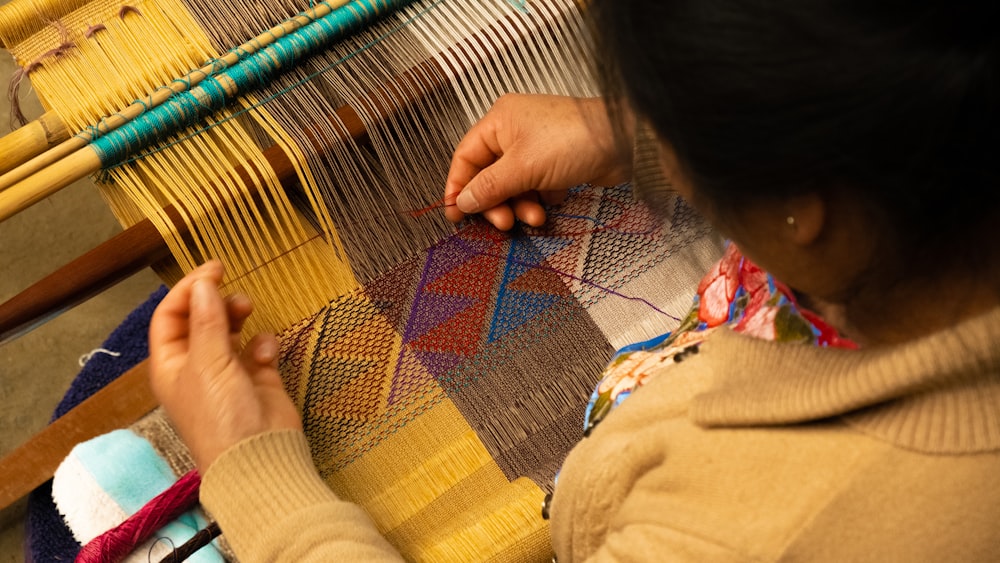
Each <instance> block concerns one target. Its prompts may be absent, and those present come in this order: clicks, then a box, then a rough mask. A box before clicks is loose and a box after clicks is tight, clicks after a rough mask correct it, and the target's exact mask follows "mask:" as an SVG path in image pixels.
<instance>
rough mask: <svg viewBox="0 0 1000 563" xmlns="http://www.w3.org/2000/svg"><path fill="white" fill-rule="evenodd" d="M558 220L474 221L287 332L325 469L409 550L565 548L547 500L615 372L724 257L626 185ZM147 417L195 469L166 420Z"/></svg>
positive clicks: (288, 354) (696, 223) (582, 194)
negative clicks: (544, 509)
mask: <svg viewBox="0 0 1000 563" xmlns="http://www.w3.org/2000/svg"><path fill="white" fill-rule="evenodd" d="M550 215H551V220H550V221H549V223H548V225H547V226H546V227H545V228H543V229H529V230H525V231H521V232H516V233H514V234H513V235H508V234H506V233H501V232H498V231H496V230H495V229H493V228H492V227H490V226H488V225H485V224H482V223H470V224H468V225H467V226H466V227H464V228H463V229H461V230H459V231H458V232H457V233H456V234H454V235H452V236H450V237H447V238H445V239H443V240H442V241H441V242H439V243H438V244H436V245H434V246H432V247H430V248H428V249H427V250H426V251H424V252H423V253H420V254H418V255H417V256H415V257H413V258H412V259H410V260H407V261H404V262H403V263H401V264H400V265H399V266H397V267H395V268H392V269H390V270H389V271H387V272H386V273H385V274H384V275H382V276H380V277H378V278H376V279H374V280H373V281H372V282H370V283H368V284H366V285H365V286H363V287H362V288H361V289H359V290H357V291H355V292H353V293H351V294H348V295H345V296H342V297H340V298H338V299H336V300H334V301H332V302H330V303H329V304H328V305H327V306H326V307H324V308H322V309H321V310H320V311H318V312H317V313H316V314H315V315H313V316H311V317H309V318H307V319H304V320H303V321H301V322H299V323H297V324H296V325H295V326H293V327H291V328H290V329H288V330H287V331H285V332H284V333H282V334H281V335H280V337H281V344H282V350H281V371H282V375H283V377H284V379H285V384H286V387H287V388H288V390H289V392H290V393H291V395H292V397H293V399H294V400H295V402H296V403H297V405H298V407H299V408H300V410H301V411H302V412H303V417H304V423H305V428H306V434H307V437H308V438H309V441H310V445H311V447H312V453H313V456H314V460H315V462H316V466H317V467H318V469H319V471H320V474H321V475H322V476H323V478H324V479H325V480H326V482H327V483H328V484H329V485H330V486H331V488H332V489H334V490H335V491H336V492H337V493H338V494H339V495H341V496H342V497H343V498H346V499H349V500H352V501H355V502H357V503H359V504H360V505H362V506H363V507H364V508H365V509H366V510H367V511H368V513H369V514H370V515H371V517H372V519H373V520H374V521H375V522H376V524H377V525H378V526H379V528H380V529H381V530H382V532H383V533H384V534H385V535H386V537H387V538H388V539H389V540H390V541H391V542H392V543H393V544H394V545H395V546H396V547H398V548H399V549H400V550H401V551H402V552H403V554H404V555H405V556H406V557H407V558H408V559H411V560H422V561H484V560H501V561H533V560H546V561H547V560H548V559H549V557H550V555H551V553H550V551H551V547H550V541H549V536H548V527H547V523H546V521H545V520H543V519H542V518H541V515H540V506H541V502H542V499H543V497H544V496H545V493H546V492H549V491H551V490H552V488H553V482H552V481H553V478H554V475H555V474H556V472H557V471H558V469H559V467H560V466H561V464H562V461H563V459H564V457H565V455H566V454H567V453H568V451H569V449H570V448H572V447H573V446H574V445H575V443H576V442H577V441H578V440H579V439H580V438H581V437H582V434H583V427H582V421H583V417H584V410H585V408H586V405H587V400H588V397H589V395H590V391H591V390H592V389H593V387H594V385H595V384H596V382H597V379H598V378H599V376H600V373H601V370H602V367H603V366H604V364H605V363H606V362H607V361H608V359H609V358H610V356H611V354H612V353H613V351H614V350H615V349H616V348H618V347H620V346H621V345H622V343H625V342H633V341H636V340H645V339H647V338H650V337H651V336H654V335H657V334H661V333H663V332H665V331H667V330H671V329H673V328H675V327H676V325H677V323H678V320H679V317H680V316H681V315H683V314H684V312H685V311H686V310H687V308H688V307H689V304H690V302H691V298H692V295H693V294H694V289H695V287H696V286H697V281H698V279H700V278H701V276H702V275H703V274H704V272H705V271H707V270H708V269H709V268H710V267H711V266H712V264H713V263H715V262H716V260H717V259H718V257H719V255H720V254H721V249H720V246H719V244H718V242H717V240H716V239H715V238H714V237H713V236H712V235H711V233H710V231H709V230H708V228H707V226H706V225H705V224H704V223H703V222H702V221H701V219H700V218H698V217H697V216H696V215H694V214H693V213H692V212H691V211H690V210H689V209H688V208H686V207H685V206H684V205H683V204H682V203H680V201H679V200H677V201H675V202H674V203H673V205H672V207H671V212H670V213H667V215H668V217H667V220H666V221H663V220H661V219H658V218H656V217H654V216H653V215H652V214H651V213H650V212H649V211H648V210H647V209H646V208H645V207H643V206H642V205H640V204H638V203H636V202H635V201H634V199H633V197H632V193H631V190H630V189H629V188H628V187H626V186H621V187H616V188H608V189H596V188H580V189H577V190H574V193H573V194H572V195H571V198H570V199H569V200H568V201H567V203H565V204H564V205H562V206H560V207H557V208H554V209H552V210H550ZM151 421H152V422H151ZM132 430H133V431H134V432H136V433H137V434H138V435H141V436H143V437H144V438H146V439H147V440H149V441H150V442H151V443H152V444H153V446H154V448H155V449H156V451H157V452H158V455H160V456H161V457H162V458H163V459H164V460H165V461H166V462H167V463H168V464H170V466H171V467H172V469H173V471H174V473H175V474H177V475H178V476H179V475H181V474H182V473H184V472H185V471H186V470H187V469H189V468H190V459H189V457H188V456H187V452H185V451H184V450H183V447H182V445H181V444H180V443H179V442H178V441H177V439H176V435H175V434H174V433H173V431H172V430H171V429H170V428H169V426H167V425H166V424H165V422H164V421H163V420H162V418H158V417H157V418H153V419H147V420H146V421H143V422H140V423H138V424H136V425H133V428H132ZM70 488H72V487H70ZM111 525H114V523H109V524H108V526H111ZM223 532H224V531H223Z"/></svg>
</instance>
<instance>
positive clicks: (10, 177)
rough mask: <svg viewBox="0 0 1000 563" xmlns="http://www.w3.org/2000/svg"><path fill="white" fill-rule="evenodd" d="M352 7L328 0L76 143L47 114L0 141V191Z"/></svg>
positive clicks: (106, 120) (342, 1)
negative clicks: (332, 15) (201, 83)
mask: <svg viewBox="0 0 1000 563" xmlns="http://www.w3.org/2000/svg"><path fill="white" fill-rule="evenodd" d="M348 2H350V0H327V1H326V2H322V3H320V4H317V5H316V6H315V7H313V8H310V9H309V10H306V11H304V12H302V13H301V14H298V15H297V16H294V17H292V18H289V19H287V20H285V21H283V22H281V23H280V24H278V25H276V26H274V27H272V28H271V29H269V30H267V31H265V32H264V33H261V34H260V35H258V36H257V37H254V38H253V39H251V40H250V41H247V42H246V43H244V44H242V45H240V46H239V47H236V48H235V49H232V50H230V51H229V52H228V53H226V54H225V55H223V56H221V57H219V58H217V59H215V60H213V61H211V62H210V63H208V64H205V66H203V67H201V68H199V69H196V70H192V71H191V72H189V73H187V74H186V75H184V76H182V77H180V78H178V79H176V80H174V81H172V82H171V83H170V84H169V85H167V86H164V87H162V88H159V89H157V90H156V91H154V92H153V93H152V94H150V95H149V96H148V97H146V98H144V99H143V100H141V101H136V102H134V103H133V104H132V105H130V106H128V107H126V108H125V109H123V110H121V111H120V112H118V113H115V114H113V115H109V116H107V117H105V118H104V119H102V120H100V121H99V122H98V124H97V125H95V126H94V127H95V128H96V131H90V130H84V131H81V132H79V133H77V134H76V135H75V136H72V137H71V136H70V131H69V128H68V127H67V126H66V125H65V124H64V123H63V121H62V119H61V118H60V117H59V116H58V115H57V114H55V113H54V112H48V113H46V114H45V115H43V116H42V117H41V118H39V119H38V120H36V121H33V122H31V123H29V124H28V125H25V126H24V127H22V128H20V129H18V130H17V131H14V132H13V133H11V134H10V135H7V136H6V137H4V138H2V139H0V174H2V175H0V191H3V190H4V189H5V188H7V187H10V186H11V185H13V184H15V183H16V182H19V181H21V180H23V179H25V178H27V177H29V176H31V175H32V174H34V173H36V172H38V171H39V170H41V169H43V168H45V167H47V166H51V165H52V164H54V163H56V162H58V161H60V160H62V159H63V158H65V157H66V156H68V155H70V154H72V153H74V152H76V151H78V150H80V149H81V148H83V147H85V146H87V143H89V142H91V141H93V140H94V139H95V138H97V137H98V136H100V135H103V134H105V133H108V132H109V131H113V130H115V129H117V128H119V127H121V126H122V125H124V124H126V123H129V122H130V121H132V120H133V119H135V118H136V117H138V116H139V115H141V114H143V113H144V112H146V111H147V110H149V109H151V108H154V107H156V106H159V105H161V104H162V103H163V102H165V101H166V100H168V99H170V97H172V96H173V95H174V94H179V93H181V92H185V91H188V90H190V89H191V88H193V87H195V86H197V85H198V83H200V82H201V81H202V80H204V79H205V78H208V77H209V76H212V75H214V74H217V73H218V72H220V71H222V70H225V69H227V68H229V67H231V66H232V65H234V64H236V63H238V62H239V61H240V60H241V59H242V58H244V57H246V56H248V55H252V54H253V53H255V52H257V51H259V50H260V49H263V48H265V47H267V46H268V45H270V44H272V43H274V42H275V41H277V40H278V39H279V38H281V37H284V36H285V35H288V34H289V33H294V32H295V31H296V30H298V29H300V28H301V27H302V26H304V25H306V24H308V23H310V22H312V21H314V20H316V19H318V18H321V17H323V16H326V15H328V14H330V13H331V12H332V11H333V10H335V9H337V8H340V7H342V6H344V5H345V4H347V3H348ZM43 120H44V121H43ZM5 149H6V150H5ZM15 149H16V150H15Z"/></svg>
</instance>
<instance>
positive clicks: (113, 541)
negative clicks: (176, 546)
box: [76, 470, 201, 563]
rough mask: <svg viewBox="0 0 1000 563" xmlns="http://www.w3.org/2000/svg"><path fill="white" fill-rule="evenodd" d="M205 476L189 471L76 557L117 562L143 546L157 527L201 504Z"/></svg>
mask: <svg viewBox="0 0 1000 563" xmlns="http://www.w3.org/2000/svg"><path fill="white" fill-rule="evenodd" d="M200 486H201V475H198V472H197V471H195V470H191V471H189V472H188V473H187V474H186V475H184V476H183V477H181V478H180V479H179V480H178V481H177V482H176V483H174V484H173V485H171V487H170V488H169V489H167V490H165V491H163V492H162V493H160V494H158V495H156V497H154V498H153V499H152V500H151V501H149V502H147V503H146V505H145V506H143V507H142V508H141V509H140V510H139V512H136V513H135V514H133V515H132V516H129V517H128V519H127V520H125V521H124V522H122V523H121V524H119V525H118V527H116V528H114V529H111V530H108V531H107V532H105V533H103V534H101V535H100V536H97V537H96V538H94V539H92V540H90V542H88V543H87V545H85V546H83V549H81V550H80V553H79V554H78V555H77V556H76V561H77V563H117V562H118V561H121V560H122V559H124V558H125V557H126V556H128V554H129V553H132V551H133V550H135V548H137V547H139V546H140V545H142V543H143V542H144V541H146V540H148V539H149V538H150V537H152V536H153V534H155V533H156V531H157V530H159V529H160V528H162V527H163V526H165V525H166V524H168V523H170V522H171V521H173V520H174V519H176V518H177V517H178V516H180V515H181V514H184V513H185V512H187V511H188V510H190V509H191V508H192V507H194V505H195V504H197V503H198V488H199V487H200Z"/></svg>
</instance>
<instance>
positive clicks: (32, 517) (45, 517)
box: [24, 286, 167, 563]
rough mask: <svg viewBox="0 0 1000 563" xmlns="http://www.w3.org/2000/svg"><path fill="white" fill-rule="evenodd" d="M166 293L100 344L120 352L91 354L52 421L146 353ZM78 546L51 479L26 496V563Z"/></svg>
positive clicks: (64, 556)
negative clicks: (60, 510)
mask: <svg viewBox="0 0 1000 563" xmlns="http://www.w3.org/2000/svg"><path fill="white" fill-rule="evenodd" d="M166 294H167V288H166V287H162V286H161V287H160V288H159V289H158V290H156V291H155V292H153V294H152V295H150V296H149V299H147V300H146V301H145V302H144V303H143V304H142V305H139V306H138V307H137V308H136V309H135V310H134V311H132V312H131V313H130V314H129V315H128V317H126V318H125V320H124V321H123V322H122V324H121V325H119V326H118V328H116V329H115V330H114V332H112V333H111V336H109V337H108V338H107V340H105V341H104V343H103V344H102V345H101V347H102V348H104V349H106V350H113V351H115V352H117V353H118V354H120V355H118V356H112V355H108V354H95V355H94V356H92V357H91V358H90V360H89V361H88V362H87V363H86V365H84V366H83V369H81V370H80V373H79V374H78V375H77V376H76V379H75V380H74V381H73V383H72V385H71V386H70V388H69V390H68V391H67V392H66V394H65V395H64V396H63V399H62V401H61V402H60V403H59V405H58V406H57V407H56V410H55V412H54V413H53V415H52V420H55V419H56V418H59V417H60V416H62V415H64V414H66V413H67V412H69V411H70V410H71V409H72V408H73V407H75V406H77V405H78V404H80V403H81V402H83V401H84V400H85V399H87V398H88V397H90V396H91V395H93V394H94V393H96V392H97V391H99V390H100V389H102V388H104V386H106V385H107V384H109V383H111V382H112V381H114V380H115V379H117V378H118V377H119V376H120V375H122V374H123V373H125V372H126V371H128V370H129V369H131V368H132V367H133V366H135V365H136V364H138V363H139V362H141V361H142V360H144V359H146V357H147V356H149V321H150V319H151V318H152V316H153V311H155V310H156V306H157V305H159V304H160V301H162V300H163V298H164V296H166ZM80 547H81V546H80V544H79V543H77V542H76V540H74V539H73V534H72V533H71V532H70V530H69V528H67V527H66V524H65V522H63V519H62V517H61V516H60V515H59V513H58V511H57V510H56V507H55V504H54V503H53V502H52V481H51V480H50V481H48V482H46V483H45V484H44V485H42V486H41V487H39V488H37V489H35V490H34V491H33V492H32V493H31V495H30V496H29V497H28V512H27V519H26V522H25V549H24V553H25V560H26V561H28V562H29V563H36V562H37V563H47V562H49V561H72V560H73V559H75V558H76V555H77V553H78V552H79V551H80Z"/></svg>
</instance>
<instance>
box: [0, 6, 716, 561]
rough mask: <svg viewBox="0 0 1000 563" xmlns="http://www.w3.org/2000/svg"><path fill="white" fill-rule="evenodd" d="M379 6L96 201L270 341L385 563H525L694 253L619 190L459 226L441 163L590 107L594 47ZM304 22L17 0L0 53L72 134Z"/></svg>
mask: <svg viewBox="0 0 1000 563" xmlns="http://www.w3.org/2000/svg"><path fill="white" fill-rule="evenodd" d="M376 4H378V3H376ZM398 4H406V5H405V6H403V7H400V9H398V10H396V11H393V12H391V13H387V14H384V15H383V17H382V18H381V19H380V20H379V21H378V22H377V23H373V24H371V25H368V26H366V27H365V28H364V29H363V30H360V31H358V32H357V33H356V34H354V35H352V36H350V37H348V38H345V39H343V40H341V41H339V42H337V43H336V44H334V45H332V46H330V47H327V48H324V49H323V50H321V52H318V53H316V54H314V55H312V56H310V57H308V58H305V59H303V60H301V61H298V62H297V63H296V65H295V67H294V68H289V69H283V70H285V72H284V73H283V74H282V75H281V76H280V77H278V78H276V79H275V80H274V81H273V82H270V83H269V84H267V85H265V86H263V87H262V88H260V89H257V90H255V91H253V92H250V93H246V94H244V95H242V96H240V97H239V98H238V99H237V100H236V101H235V102H234V103H231V104H230V105H228V106H227V107H226V108H225V109H223V110H221V111H219V112H217V113H214V114H213V115H212V116H210V117H206V118H201V119H199V120H198V122H197V123H195V124H194V125H191V126H189V127H187V128H186V129H183V130H179V131H172V132H162V133H160V134H159V136H161V137H163V138H164V140H162V141H160V142H159V143H158V144H157V145H155V146H151V147H145V148H141V149H138V150H137V151H136V152H134V153H132V154H131V155H129V156H127V157H123V158H122V161H121V162H116V163H115V164H113V165H111V166H110V167H107V166H106V168H105V170H104V171H103V172H101V173H100V175H99V177H98V184H99V187H100V189H101V192H102V194H103V195H104V197H105V199H106V200H107V202H108V204H109V206H110V207H111V208H112V210H113V211H114V213H115V214H116V216H117V217H118V218H119V220H120V222H121V223H122V224H123V226H126V227H130V226H134V225H137V224H140V223H142V222H143V221H149V222H151V223H152V224H153V225H154V226H155V227H156V230H157V232H158V233H159V235H160V236H161V237H162V239H163V241H165V244H166V246H167V247H168V248H169V251H170V254H169V255H170V258H169V259H167V260H159V261H157V263H156V266H155V267H156V269H157V272H158V273H160V274H161V276H162V277H163V278H164V279H165V280H166V281H168V282H175V281H176V280H177V279H179V277H180V276H181V275H182V274H183V272H186V271H189V270H191V269H192V268H194V267H195V266H196V265H197V264H200V263H201V262H203V261H205V260H207V259H210V258H218V259H221V260H222V261H223V262H224V263H225V264H226V266H227V277H226V280H225V282H224V290H225V291H226V292H228V293H234V292H241V293H245V294H247V295H249V296H251V298H252V299H253V300H254V302H255V303H256V304H257V307H256V312H255V314H254V315H253V316H252V317H251V319H250V320H249V322H248V325H247V330H246V331H245V334H248V335H252V334H254V333H256V332H260V331H274V332H278V333H279V334H280V337H281V342H282V355H281V358H282V359H281V368H282V375H283V377H284V379H285V383H286V387H287V388H288V389H289V391H290V393H291V394H292V397H293V399H294V400H295V401H296V404H297V405H298V406H299V408H300V409H301V411H302V412H303V417H304V424H305V428H306V434H307V437H308V438H309V441H310V445H311V447H312V452H313V456H314V460H315V462H316V465H317V467H318V468H319V470H320V473H321V475H322V476H323V478H324V479H325V480H326V482H327V483H328V484H329V485H330V486H331V487H332V488H333V489H334V490H335V491H336V492H337V493H338V494H340V495H341V496H343V497H344V498H347V499H351V500H353V501H355V502H358V503H359V504H360V505H362V506H363V507H364V508H365V509H366V510H367V511H368V513H369V514H370V515H371V516H372V518H373V520H374V521H375V522H376V524H377V525H378V526H379V528H380V529H381V530H382V531H383V532H384V533H385V534H386V536H387V537H388V538H389V540H390V541H391V542H392V543H393V544H394V545H396V546H397V547H398V548H399V549H400V550H401V551H402V552H403V553H404V555H405V556H406V557H407V558H409V559H412V560H429V561H442V560H453V561H472V560H491V559H496V560H516V561H523V560H547V559H548V558H549V556H550V547H549V540H548V532H547V527H546V524H545V522H544V520H542V519H541V518H540V516H539V505H540V503H541V500H542V498H543V496H544V494H545V493H546V492H547V491H548V490H550V489H551V486H552V479H553V477H554V475H555V473H556V471H557V470H558V467H559V465H560V463H561V461H562V459H563V457H564V456H565V454H566V453H567V452H568V450H569V449H570V448H571V447H572V446H573V444H574V443H575V442H576V441H577V440H578V439H579V438H580V436H581V432H582V429H581V421H582V413H583V409H584V406H585V404H586V400H587V397H588V395H589V393H590V390H591V388H592V387H593V385H594V383H595V382H596V379H597V377H598V374H599V373H600V370H601V368H602V366H603V364H604V362H605V361H606V359H607V358H608V357H609V356H610V354H611V352H612V351H613V350H614V349H615V348H616V347H619V346H621V345H624V344H626V343H629V342H632V341H636V340H640V339H645V338H649V337H651V336H654V335H657V334H660V333H662V332H664V331H666V330H669V329H670V328H672V327H673V326H674V325H675V324H676V316H678V315H681V314H683V312H684V311H685V310H686V308H687V305H688V303H689V302H690V299H689V296H690V293H691V291H692V290H693V287H694V283H693V282H694V281H695V280H697V279H698V278H699V277H700V275H701V274H702V273H703V272H704V271H705V270H707V268H708V265H709V264H710V263H711V260H712V259H713V257H714V255H713V250H714V249H715V248H716V247H715V244H714V241H713V240H712V239H711V238H710V237H708V236H706V235H707V234H708V231H707V228H706V227H705V226H704V224H703V223H702V222H701V221H700V220H699V219H698V218H697V217H695V216H694V215H693V214H692V213H691V212H690V211H689V210H687V209H686V208H685V207H683V205H681V204H680V203H678V204H677V206H676V207H675V209H674V213H673V215H672V216H671V217H668V220H667V221H666V223H663V222H661V220H660V219H658V218H656V217H654V216H653V215H652V214H651V213H650V212H649V211H647V210H646V209H645V208H644V207H642V206H641V205H639V204H637V203H636V202H635V201H634V199H633V198H632V195H631V191H630V190H629V189H628V188H627V187H617V188H606V189H599V188H591V187H584V188H579V189H577V190H575V191H574V194H573V195H572V197H571V198H570V199H569V200H568V202H567V203H566V204H564V205H563V206H561V207H560V208H558V209H555V210H553V220H552V221H551V222H550V224H549V225H547V226H546V227H544V228H541V229H526V230H524V231H522V232H519V233H516V234H514V235H513V236H508V235H506V234H503V233H499V232H497V231H495V230H493V229H491V228H488V227H487V226H485V225H483V224H479V223H474V222H473V223H470V224H467V225H465V226H463V227H462V228H461V229H460V230H458V231H457V232H456V231H455V228H454V226H452V225H451V224H450V223H448V222H447V221H446V220H445V219H444V218H443V216H442V215H441V213H440V212H439V211H437V210H436V209H435V208H436V207H439V206H440V203H439V200H440V197H441V193H442V190H443V186H444V180H445V176H446V173H447V166H448V163H449V161H450V158H451V153H452V150H453V149H454V146H455V145H456V144H457V143H458V141H459V140H460V139H461V137H462V135H463V134H464V132H465V131H466V130H467V129H468V128H469V127H470V126H471V125H472V124H473V123H475V122H476V120H477V119H478V118H479V117H481V116H482V115H483V114H484V113H485V112H486V111H487V110H488V109H489V107H490V104H491V103H492V102H493V100H495V99H496V98H497V97H499V96H500V95H501V94H503V93H506V92H511V91H517V92H546V93H553V94H564V95H575V96H586V95H595V94H596V90H595V87H594V82H593V80H592V78H591V67H590V59H591V57H590V52H591V43H590V40H589V38H588V36H587V29H586V26H585V24H584V23H583V20H582V18H581V14H580V13H579V8H578V6H577V4H576V2H574V1H573V0H545V1H532V2H524V1H510V2H508V1H505V0H478V1H460V0H423V1H418V2H412V3H410V2H399V3H398ZM307 8H309V6H305V5H301V4H296V3H294V2H291V1H286V2H282V1H265V0H260V1H255V2H247V3H240V4H224V3H215V2H211V1H210V0H184V1H182V0H157V1H156V2H153V1H151V0H145V1H133V0H129V1H126V2H121V1H120V0H114V1H112V0H96V1H93V2H89V3H86V2H84V1H83V0H75V1H73V2H51V3H45V2H40V1H30V0H16V1H15V2H12V3H10V4H8V5H6V6H3V7H2V8H0V41H2V42H3V44H4V45H5V46H6V48H8V49H9V50H10V52H11V53H12V54H13V55H14V56H15V58H16V60H17V62H18V64H19V65H20V66H21V67H22V68H23V69H24V74H27V76H26V78H27V79H28V80H30V81H31V84H32V87H33V88H34V90H35V91H36V92H37V93H38V95H39V97H40V98H41V99H42V101H43V104H44V105H45V106H46V107H47V108H48V109H49V113H47V114H46V115H47V116H48V117H46V119H48V120H52V119H55V120H56V121H58V123H60V124H61V125H62V126H63V127H64V128H65V129H66V130H68V131H74V132H75V131H80V132H82V134H83V135H84V136H88V137H89V136H96V135H95V134H94V133H95V131H96V129H97V128H99V127H100V124H102V123H106V122H107V121H102V120H105V119H106V118H107V116H114V115H115V114H116V113H117V112H120V111H122V108H125V107H127V106H129V104H131V103H132V102H133V100H144V99H147V98H148V97H149V96H150V94H151V93H154V92H158V91H160V89H162V87H163V86H164V85H170V84H172V83H176V82H177V80H176V79H177V78H178V77H183V76H185V75H187V74H188V72H189V71H190V70H191V69H198V68H202V67H203V66H205V65H206V61H209V66H211V61H214V60H218V59H219V58H220V57H224V56H226V53H227V52H228V51H229V50H230V49H232V48H233V47H234V46H239V45H243V44H244V43H245V42H246V41H247V39H248V38H253V37H257V36H258V35H259V34H260V32H261V30H266V29H270V28H272V27H273V26H275V25H276V24H277V23H279V22H281V21H282V20H286V19H287V18H291V17H293V16H295V15H296V14H298V13H300V12H301V11H303V10H305V9H307ZM150 47H154V48H150ZM29 71H30V72H29ZM21 78H25V77H21ZM185 87H187V85H185ZM53 116H55V117H53ZM46 127H48V129H47V130H52V129H53V128H52V127H51V126H48V125H47V126H46ZM10 167H11V166H7V168H10ZM43 175H44V174H43ZM32 177H37V175H36V176H32ZM32 177H28V178H27V179H25V180H21V179H20V178H19V179H18V180H17V182H18V183H17V184H16V185H15V188H17V189H18V190H20V189H21V187H22V186H23V185H24V182H28V183H30V182H31V181H32V180H31V179H32ZM12 189H13V188H12ZM38 189H39V190H40V191H41V192H47V191H50V187H49V186H40V187H39V188H38ZM3 193H4V192H3V191H0V195H2V194H3ZM32 198H34V196H32ZM654 304H655V306H654Z"/></svg>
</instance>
